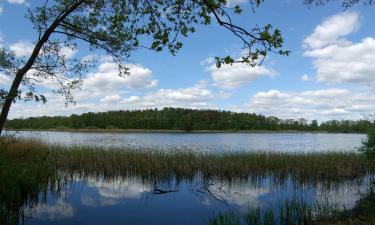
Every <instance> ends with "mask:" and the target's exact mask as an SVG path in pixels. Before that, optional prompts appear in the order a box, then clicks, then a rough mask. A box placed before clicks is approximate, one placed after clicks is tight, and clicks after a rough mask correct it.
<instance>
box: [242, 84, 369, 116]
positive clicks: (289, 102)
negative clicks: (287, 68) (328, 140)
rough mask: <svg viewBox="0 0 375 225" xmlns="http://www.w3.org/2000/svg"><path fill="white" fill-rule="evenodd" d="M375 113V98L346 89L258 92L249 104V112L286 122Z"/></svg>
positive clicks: (247, 109)
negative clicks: (297, 119) (300, 118)
mask: <svg viewBox="0 0 375 225" xmlns="http://www.w3.org/2000/svg"><path fill="white" fill-rule="evenodd" d="M374 110H375V94H373V93H353V92H351V91H349V90H346V89H337V88H331V89H322V90H312V91H303V92H286V91H279V90H269V91H266V92H258V93H256V94H255V95H253V96H252V97H251V99H250V100H249V102H248V103H247V104H246V111H249V112H255V113H261V114H265V115H269V116H271V115H272V116H277V117H280V118H283V119H288V118H299V117H304V118H307V119H320V120H327V119H356V118H358V119H359V118H362V115H363V114H368V113H370V112H373V111H374Z"/></svg>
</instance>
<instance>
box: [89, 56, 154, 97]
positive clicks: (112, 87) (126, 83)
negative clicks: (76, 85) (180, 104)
mask: <svg viewBox="0 0 375 225" xmlns="http://www.w3.org/2000/svg"><path fill="white" fill-rule="evenodd" d="M125 66H127V67H128V68H129V72H130V75H129V76H126V77H120V76H118V65H117V64H116V63H112V62H103V63H101V64H100V65H99V67H98V71H96V72H94V73H89V74H88V75H87V77H86V78H85V79H84V81H83V87H82V88H83V90H88V91H91V92H93V93H96V92H101V93H103V92H107V93H113V92H117V91H121V90H123V89H125V88H132V89H134V88H151V87H155V86H157V84H158V81H157V80H153V79H152V71H151V70H150V69H148V68H145V67H143V66H141V65H136V64H130V65H125Z"/></svg>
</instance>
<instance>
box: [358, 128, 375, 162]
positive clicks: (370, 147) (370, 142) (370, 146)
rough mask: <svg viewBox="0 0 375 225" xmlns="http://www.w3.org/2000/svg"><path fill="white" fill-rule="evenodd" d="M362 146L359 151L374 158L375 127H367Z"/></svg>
mask: <svg viewBox="0 0 375 225" xmlns="http://www.w3.org/2000/svg"><path fill="white" fill-rule="evenodd" d="M362 144H363V146H362V147H361V148H360V149H359V151H361V152H363V153H364V154H365V155H366V156H367V157H368V158H371V159H375V127H372V128H369V129H368V131H367V138H366V139H365V140H363V141H362Z"/></svg>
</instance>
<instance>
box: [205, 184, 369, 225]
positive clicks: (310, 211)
mask: <svg viewBox="0 0 375 225" xmlns="http://www.w3.org/2000/svg"><path fill="white" fill-rule="evenodd" d="M374 208H375V192H374V190H373V189H370V191H369V192H368V193H367V194H366V195H364V196H362V198H361V199H360V200H359V201H358V202H357V204H356V206H355V207H354V208H353V209H350V210H345V209H344V208H340V207H339V206H337V205H326V206H322V205H319V204H318V203H315V204H312V205H311V204H308V203H307V202H306V201H304V199H303V198H298V197H296V196H295V197H294V198H292V199H291V200H285V201H284V202H281V203H280V204H278V205H275V206H273V207H272V208H260V207H249V208H248V209H247V210H246V211H244V212H235V211H233V210H228V211H226V212H220V213H218V214H217V215H215V216H214V217H212V218H210V219H208V221H207V222H206V225H309V224H314V225H365V224H366V225H367V224H368V225H370V224H375V213H374Z"/></svg>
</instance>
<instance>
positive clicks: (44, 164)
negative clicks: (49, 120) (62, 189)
mask: <svg viewBox="0 0 375 225" xmlns="http://www.w3.org/2000/svg"><path fill="white" fill-rule="evenodd" d="M8 148H11V151H7V149H8ZM47 155H48V148H46V146H43V145H40V144H38V143H32V144H31V143H26V142H7V143H5V142H2V143H1V144H0V181H1V182H0V224H18V221H19V219H20V218H22V216H23V211H22V209H23V206H25V205H32V204H35V203H37V202H38V200H39V198H38V196H39V194H40V193H44V192H46V191H47V190H48V189H49V188H51V186H53V185H54V184H55V182H51V181H52V180H53V181H56V178H57V177H56V175H55V173H54V172H53V170H52V169H51V167H50V165H49V163H48V161H47V158H46V157H47Z"/></svg>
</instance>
